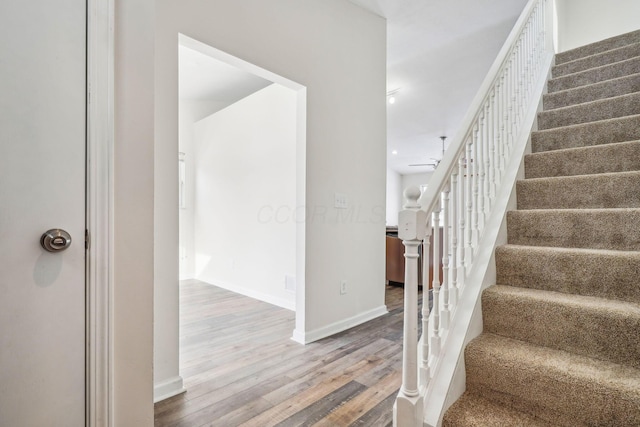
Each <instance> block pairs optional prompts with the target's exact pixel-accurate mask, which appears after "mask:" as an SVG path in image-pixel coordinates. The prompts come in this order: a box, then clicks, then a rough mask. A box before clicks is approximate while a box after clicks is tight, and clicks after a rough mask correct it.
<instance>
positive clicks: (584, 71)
mask: <svg viewBox="0 0 640 427" xmlns="http://www.w3.org/2000/svg"><path fill="white" fill-rule="evenodd" d="M638 59H640V55H637V56H632V57H631V58H627V59H623V60H622V61H616V62H612V63H610V64H605V65H600V66H599V67H593V68H589V69H586V70H582V71H576V72H575V73H570V74H565V75H564V76H559V77H552V78H550V79H549V80H548V83H551V82H554V81H557V80H559V79H567V78H569V77H573V78H575V76H576V75H577V74H582V73H587V72H592V71H594V70H597V69H599V68H605V67H613V66H614V65H617V64H621V63H623V62H631V61H635V60H638ZM633 74H636V73H633ZM628 75H631V74H628ZM623 77H624V76H623ZM609 80H612V79H609ZM602 81H606V80H602ZM595 83H600V82H593V83H587V84H584V85H580V86H575V87H573V88H569V89H575V88H579V87H584V86H589V85H591V84H595ZM563 90H566V89H563ZM550 93H556V92H555V91H554V92H550Z"/></svg>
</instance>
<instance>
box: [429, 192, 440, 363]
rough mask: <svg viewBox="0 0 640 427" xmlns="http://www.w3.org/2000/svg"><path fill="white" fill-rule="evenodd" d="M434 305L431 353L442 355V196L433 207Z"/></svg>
mask: <svg viewBox="0 0 640 427" xmlns="http://www.w3.org/2000/svg"><path fill="white" fill-rule="evenodd" d="M431 288H432V295H433V305H432V308H431V315H432V316H433V322H432V323H433V325H432V329H433V334H432V336H431V355H432V357H433V358H437V357H438V356H439V355H440V198H438V201H437V203H436V206H435V207H434V208H433V280H432V282H431Z"/></svg>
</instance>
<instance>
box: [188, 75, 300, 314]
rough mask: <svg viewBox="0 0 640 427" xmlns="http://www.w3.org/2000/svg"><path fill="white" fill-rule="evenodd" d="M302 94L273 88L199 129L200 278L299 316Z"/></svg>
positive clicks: (201, 123) (205, 121)
mask: <svg viewBox="0 0 640 427" xmlns="http://www.w3.org/2000/svg"><path fill="white" fill-rule="evenodd" d="M296 103H297V96H296V93H295V92H294V91H293V90H291V89H288V88H285V87H283V86H280V85H277V84H273V85H270V86H268V87H266V88H265V89H262V90H260V91H258V92H256V93H254V94H252V95H249V96H248V97H246V98H244V99H242V100H240V101H238V102H237V103H235V104H233V105H231V106H229V107H227V108H225V109H223V110H221V111H219V112H217V113H215V114H213V115H211V116H210V117H207V118H205V119H203V120H201V121H199V122H198V123H196V125H195V151H194V153H193V154H194V155H193V158H194V159H195V165H194V166H195V175H196V176H195V203H194V206H195V254H196V265H195V272H196V275H195V277H196V278H197V279H198V280H202V281H204V282H207V283H211V284H214V285H216V286H221V287H223V288H226V289H229V290H232V291H234V292H238V293H241V294H244V295H248V296H251V297H254V298H257V299H260V300H263V301H266V302H270V303H272V304H276V305H279V306H281V307H285V308H289V309H295V293H293V292H290V291H287V290H285V276H290V277H295V270H296V250H295V249H296V218H295V212H296V206H297V203H296V137H297V134H296V123H297V118H296V113H297V105H296Z"/></svg>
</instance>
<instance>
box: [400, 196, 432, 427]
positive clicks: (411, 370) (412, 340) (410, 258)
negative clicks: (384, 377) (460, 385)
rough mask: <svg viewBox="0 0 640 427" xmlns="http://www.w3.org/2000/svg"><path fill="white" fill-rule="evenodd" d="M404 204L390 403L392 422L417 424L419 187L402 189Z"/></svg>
mask: <svg viewBox="0 0 640 427" xmlns="http://www.w3.org/2000/svg"><path fill="white" fill-rule="evenodd" d="M404 196H405V197H406V199H407V204H406V205H405V206H404V210H402V211H401V212H400V214H399V215H398V237H399V238H400V239H402V244H403V245H404V247H405V254H404V257H405V273H404V335H403V348H402V386H401V387H400V391H399V392H398V396H397V397H396V402H395V405H394V406H393V423H394V425H395V426H421V425H422V420H423V412H424V410H423V399H424V398H423V396H422V395H420V392H419V389H418V247H419V246H420V243H421V242H422V241H423V240H424V237H425V235H426V227H427V225H426V224H427V222H426V215H427V214H426V212H424V211H422V210H420V205H419V204H418V198H419V197H420V189H419V188H417V187H411V188H408V189H407V190H405V192H404Z"/></svg>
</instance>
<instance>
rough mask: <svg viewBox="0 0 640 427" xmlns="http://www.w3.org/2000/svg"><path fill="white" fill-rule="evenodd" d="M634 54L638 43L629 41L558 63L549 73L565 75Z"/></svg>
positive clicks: (637, 48)
mask: <svg viewBox="0 0 640 427" xmlns="http://www.w3.org/2000/svg"><path fill="white" fill-rule="evenodd" d="M635 56H640V43H631V44H628V45H625V46H620V47H618V48H615V49H610V50H607V51H604V52H599V53H595V54H593V55H589V56H585V57H583V58H579V59H575V60H573V61H569V62H565V63H563V64H560V65H555V66H554V67H553V68H552V69H551V75H552V76H553V77H561V76H566V75H567V74H573V73H577V72H580V71H584V70H588V69H590V68H595V67H600V66H602V65H607V64H612V63H614V62H619V61H624V60H625V59H629V58H633V57H635Z"/></svg>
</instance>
